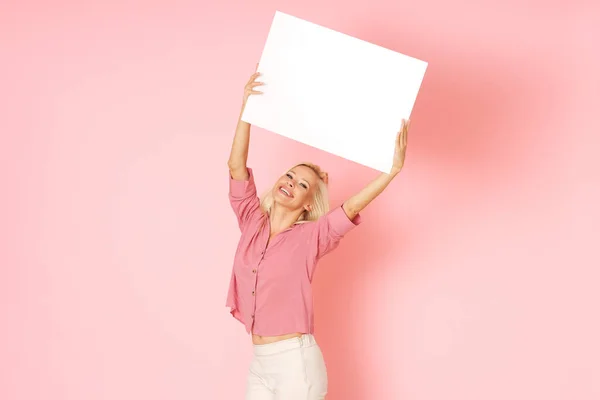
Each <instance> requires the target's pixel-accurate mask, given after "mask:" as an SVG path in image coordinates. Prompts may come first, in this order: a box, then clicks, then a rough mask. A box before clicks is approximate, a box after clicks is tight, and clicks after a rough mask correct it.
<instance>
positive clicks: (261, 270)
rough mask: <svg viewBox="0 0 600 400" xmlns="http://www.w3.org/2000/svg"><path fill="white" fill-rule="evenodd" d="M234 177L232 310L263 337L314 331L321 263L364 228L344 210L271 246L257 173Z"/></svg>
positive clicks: (291, 230)
mask: <svg viewBox="0 0 600 400" xmlns="http://www.w3.org/2000/svg"><path fill="white" fill-rule="evenodd" d="M248 173H249V175H250V176H249V178H248V180H245V181H244V180H235V179H233V178H232V177H231V174H230V176H229V201H230V203H231V207H232V208H233V211H234V212H235V215H236V216H237V220H238V225H239V227H240V230H241V237H240V241H239V244H238V247H237V251H236V253H235V257H234V262H233V270H232V272H231V281H230V284H229V292H228V294H227V302H226V306H228V307H230V308H231V314H232V315H233V316H234V317H235V318H236V319H237V320H239V321H240V322H242V323H243V324H244V325H245V327H246V332H248V333H250V332H253V333H255V334H257V335H261V336H278V335H284V334H287V333H293V332H300V333H314V314H313V296H312V288H311V282H312V278H313V275H314V272H315V267H316V265H317V262H318V260H319V259H320V258H321V257H323V256H324V255H325V254H327V253H329V252H330V251H332V250H333V249H335V248H336V247H337V246H338V244H339V242H340V240H341V239H342V237H343V236H344V235H345V234H346V233H347V232H348V231H350V230H351V229H352V228H354V227H355V226H357V225H358V224H360V222H361V221H360V220H361V217H360V215H357V216H356V217H354V219H353V220H350V219H349V218H348V216H347V215H346V213H345V212H344V209H343V208H342V207H341V206H340V207H337V208H335V209H333V210H331V211H330V212H329V213H327V214H326V215H324V216H323V217H321V218H320V219H319V220H318V221H311V222H306V223H302V224H295V225H292V226H291V227H290V228H288V229H286V230H285V231H283V232H281V233H279V234H277V235H276V236H274V237H273V239H272V240H271V242H270V243H269V244H268V247H267V241H268V240H269V235H270V231H271V228H270V221H269V217H268V215H267V214H266V213H265V212H264V211H262V209H261V208H260V200H259V199H258V197H257V194H256V186H255V185H254V175H253V173H252V169H251V168H248Z"/></svg>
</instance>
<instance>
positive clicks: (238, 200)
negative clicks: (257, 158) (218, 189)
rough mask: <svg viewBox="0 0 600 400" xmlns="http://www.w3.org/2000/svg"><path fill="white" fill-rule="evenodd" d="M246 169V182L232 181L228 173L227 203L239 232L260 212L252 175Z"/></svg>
mask: <svg viewBox="0 0 600 400" xmlns="http://www.w3.org/2000/svg"><path fill="white" fill-rule="evenodd" d="M247 169H248V179H247V180H237V179H233V177H232V176H231V173H229V203H230V204H231V208H232V209H233V212H234V213H235V215H236V217H237V220H238V225H239V227H240V230H243V229H244V226H245V224H246V223H247V222H248V221H249V220H250V219H251V218H252V216H253V215H254V214H255V213H257V212H260V200H259V198H258V197H257V195H256V186H255V184H254V173H253V172H252V169H251V168H247Z"/></svg>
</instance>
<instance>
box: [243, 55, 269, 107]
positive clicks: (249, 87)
mask: <svg viewBox="0 0 600 400" xmlns="http://www.w3.org/2000/svg"><path fill="white" fill-rule="evenodd" d="M257 68H258V65H257ZM259 76H260V72H255V73H254V74H252V76H251V77H250V80H249V81H248V83H246V86H245V87H244V98H243V101H242V106H243V107H245V106H246V101H248V97H250V95H253V94H263V93H262V92H260V91H258V90H254V88H255V87H257V86H261V85H264V82H256V78H258V77H259Z"/></svg>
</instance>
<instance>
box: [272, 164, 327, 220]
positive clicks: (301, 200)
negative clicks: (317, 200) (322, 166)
mask: <svg viewBox="0 0 600 400" xmlns="http://www.w3.org/2000/svg"><path fill="white" fill-rule="evenodd" d="M318 181H319V177H318V176H317V174H316V173H315V171H313V170H312V169H311V168H309V167H307V166H304V165H299V166H297V167H294V168H292V169H291V170H289V171H288V172H287V173H285V174H284V175H283V176H282V177H281V178H279V180H278V181H277V182H276V183H275V186H273V200H274V201H275V202H276V203H277V204H279V205H282V206H284V207H286V208H288V209H290V210H298V209H301V208H304V209H305V210H310V204H311V203H312V198H313V194H314V191H315V190H316V188H317V184H318Z"/></svg>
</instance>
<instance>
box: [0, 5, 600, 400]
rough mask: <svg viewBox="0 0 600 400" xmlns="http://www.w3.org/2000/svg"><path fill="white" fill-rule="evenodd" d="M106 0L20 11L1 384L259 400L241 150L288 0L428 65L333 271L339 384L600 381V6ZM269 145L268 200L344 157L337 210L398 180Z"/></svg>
mask: <svg viewBox="0 0 600 400" xmlns="http://www.w3.org/2000/svg"><path fill="white" fill-rule="evenodd" d="M102 3H103V2H100V1H98V2H96V4H92V3H89V4H82V3H81V2H75V1H55V2H53V3H52V4H50V3H49V2H41V1H40V2H16V1H13V2H11V3H9V4H7V3H3V4H2V6H1V11H0V55H1V63H0V132H1V139H0V140H1V142H0V156H1V157H0V174H1V175H0V178H1V181H0V182H1V184H2V186H1V187H2V191H3V192H2V193H3V195H2V196H1V198H0V206H1V207H0V210H1V211H0V212H1V214H0V246H1V247H0V257H1V258H0V265H1V269H0V273H1V275H0V321H2V326H1V328H2V329H1V332H0V339H1V340H0V398H1V399H6V400H17V399H27V400H29V399H44V400H54V399H56V400H58V399H60V400H70V399H86V400H94V399H111V400H120V399H145V400H153V399H178V400H184V399H241V398H243V392H244V386H245V377H246V371H247V367H248V363H249V360H250V355H251V343H250V339H249V337H248V336H246V334H245V332H244V330H243V326H242V325H241V324H239V323H238V322H237V321H235V320H234V319H233V318H232V317H231V316H230V315H229V313H228V310H227V309H226V308H225V307H224V302H225V296H226V289H227V285H228V280H229V274H230V268H231V262H232V259H233V252H234V250H235V247H236V240H237V238H238V232H237V227H236V224H235V219H234V216H233V214H232V212H231V210H230V208H229V205H228V202H227V166H226V162H227V158H228V155H229V148H230V145H231V140H232V137H233V131H234V128H235V123H236V121H237V117H238V115H239V107H240V105H241V97H242V89H243V85H244V84H245V82H246V80H247V78H248V76H249V75H250V74H252V73H253V72H254V66H255V64H256V62H257V61H258V59H259V57H260V53H261V51H262V47H263V45H264V42H265V40H266V35H267V33H268V30H269V26H270V22H271V20H272V18H273V14H274V12H275V10H276V9H279V10H281V11H283V12H286V13H290V14H292V15H295V16H298V17H300V18H303V19H307V20H310V21H312V22H315V23H318V24H321V25H324V26H327V27H330V28H332V29H335V30H338V31H341V32H344V33H347V34H349V35H352V36H355V37H358V38H361V39H364V40H367V41H370V42H373V43H376V44H379V45H382V46H384V47H388V48H390V49H393V50H396V51H399V52H402V53H405V54H408V55H411V56H414V57H417V58H420V59H423V60H426V61H428V62H429V68H428V70H427V73H426V76H425V80H424V83H423V86H422V90H421V92H420V93H419V96H418V98H417V103H416V105H415V109H414V112H413V115H412V120H413V124H412V128H411V134H410V138H409V148H408V155H407V162H406V166H405V169H404V171H403V172H402V173H401V175H400V176H399V177H398V178H397V179H396V180H395V181H394V182H393V184H392V185H391V186H390V187H389V189H388V190H387V191H386V192H384V194H382V195H381V196H380V197H379V198H378V199H377V200H376V201H375V202H374V203H373V205H371V206H369V207H368V208H367V209H366V210H365V211H364V213H363V214H364V215H363V217H364V223H363V225H362V226H361V227H360V228H359V229H357V230H355V231H353V232H352V233H351V234H349V235H348V237H347V238H346V239H345V240H344V242H343V243H342V245H341V246H340V248H339V249H338V250H337V251H336V252H334V253H332V254H331V255H329V256H328V257H327V258H326V259H324V260H323V262H322V263H321V265H320V266H319V270H318V273H317V276H316V281H315V282H314V287H315V297H316V302H317V310H316V324H317V328H316V329H317V331H316V336H317V340H319V342H320V344H321V347H322V349H323V352H324V355H325V357H326V361H327V364H328V368H329V379H330V396H328V399H330V400H336V399H405V400H439V399H447V400H450V399H457V400H458V399H460V400H469V399H473V400H475V399H477V400H480V399H486V400H496V399H498V400H505V399H519V400H521V399H523V400H525V399H526V400H531V399H544V400H555V399H569V400H571V399H577V400H591V399H599V398H600V366H599V363H600V361H599V360H600V344H599V341H598V338H599V337H600V321H599V316H600V311H599V306H600V292H599V291H598V286H599V282H600V272H599V266H600V257H599V253H598V247H599V246H598V245H599V240H598V237H599V236H600V235H599V234H598V233H599V228H598V226H599V224H600V215H599V211H598V204H600V193H599V191H600V189H599V187H600V183H599V182H600V177H599V171H600V163H599V162H598V150H597V148H598V147H599V146H600V139H598V132H600V129H599V124H598V122H597V118H598V109H599V101H598V93H599V92H600V85H599V79H598V70H599V69H600V63H599V62H598V61H599V60H598V57H597V56H596V55H594V54H593V50H594V49H593V45H594V44H595V45H596V46H597V44H598V41H597V40H598V39H597V38H598V37H600V29H599V28H598V26H600V25H599V24H598V15H599V12H600V7H599V6H597V5H596V6H591V4H592V2H591V1H589V2H584V1H580V2H575V3H571V5H570V6H566V4H567V2H566V1H564V2H563V3H564V4H565V5H561V4H560V2H552V1H544V2H542V1H537V2H528V5H522V1H520V0H509V1H495V2H490V1H485V2H481V1H478V2H475V1H472V2H470V3H468V2H458V3H457V2H447V1H441V0H424V1H418V2H417V1H415V2H410V3H409V2H405V3H404V4H400V3H399V2H396V3H397V5H395V6H394V5H390V4H391V2H388V1H385V0H369V1H364V2H357V3H351V2H343V1H330V2H325V3H321V2H320V1H316V0H311V1H296V2H276V1H271V2H268V1H262V2H250V1H243V2H242V1H238V2H216V1H215V2H208V1H205V2H203V3H200V2H191V1H190V2H182V1H178V2H173V1H166V0H161V1H146V2H125V3H123V2H120V3H122V5H119V6H108V5H104V4H102ZM594 19H596V20H595V21H594ZM594 41H595V43H594ZM595 50H596V51H597V50H598V49H597V47H596V49H595ZM368 79H369V77H368V76H365V77H357V80H356V82H349V83H348V84H350V85H355V84H360V82H361V81H363V80H365V81H368ZM250 154H251V155H250V159H249V165H250V166H252V167H253V168H254V169H255V172H256V177H257V183H258V186H259V190H261V191H262V190H264V189H266V188H267V187H269V186H270V185H271V184H272V182H274V180H275V179H276V178H277V176H279V174H280V173H281V172H282V171H283V170H284V169H286V168H287V167H288V166H290V165H291V164H292V163H294V162H297V161H303V160H310V161H313V162H315V163H318V164H321V165H322V166H323V167H324V168H325V169H326V170H327V171H329V173H330V181H331V184H330V186H331V193H332V205H338V204H340V203H341V202H342V201H343V200H344V199H345V198H347V197H348V196H350V195H351V194H353V193H354V192H356V191H357V190H359V189H360V188H361V187H362V186H363V185H365V184H366V183H367V182H368V181H369V180H370V179H372V178H373V177H374V176H375V175H376V174H377V172H376V171H373V170H369V169H367V168H365V167H362V166H359V165H357V164H354V163H351V162H348V161H345V160H343V159H339V158H337V157H335V156H331V155H329V154H324V153H322V152H319V151H317V150H315V149H312V148H309V147H307V146H304V145H301V144H298V143H295V142H292V141H290V140H287V139H284V138H282V137H279V136H277V135H275V134H273V133H270V132H267V131H264V130H260V129H254V130H253V140H252V145H251V152H250Z"/></svg>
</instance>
